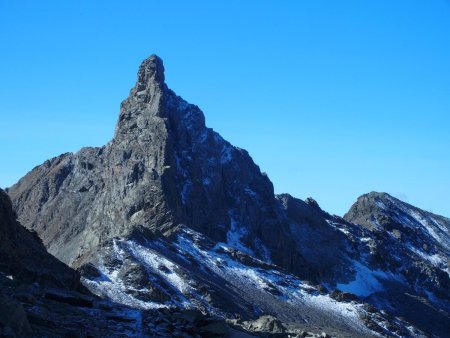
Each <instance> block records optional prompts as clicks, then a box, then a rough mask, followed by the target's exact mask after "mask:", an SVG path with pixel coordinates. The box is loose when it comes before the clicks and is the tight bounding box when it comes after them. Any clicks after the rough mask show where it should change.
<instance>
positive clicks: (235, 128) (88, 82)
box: [0, 0, 450, 217]
mask: <svg viewBox="0 0 450 338" xmlns="http://www.w3.org/2000/svg"><path fill="white" fill-rule="evenodd" d="M152 53H156V54H158V55H159V56H161V57H162V58H163V60H164V62H165V67H166V80H167V83H168V85H169V87H171V88H172V89H173V90H175V91H176V92H177V93H178V94H179V95H181V96H182V97H183V98H185V99H186V100H188V101H190V102H192V103H195V104H197V105H198V106H200V107H201V108H202V110H203V111H204V113H205V115H206V121H207V124H208V126H210V127H212V128H214V129H215V130H217V131H218V132H219V133H221V134H222V136H223V137H224V138H226V139H228V140H229V141H231V142H232V143H233V144H234V145H237V146H239V147H241V148H245V149H247V150H248V151H249V152H250V154H251V155H252V156H253V159H254V160H255V162H256V163H258V164H259V165H260V167H261V170H263V171H265V172H267V173H268V174H269V176H270V178H271V179H272V181H273V182H274V185H275V190H276V192H289V193H291V194H292V195H294V196H296V197H300V198H306V197H308V196H313V197H314V198H315V199H316V200H317V201H318V202H319V203H320V205H321V206H322V207H323V208H324V209H326V210H327V211H329V212H331V213H335V214H338V215H342V214H343V213H345V212H346V211H347V210H348V208H349V207H350V206H351V204H352V203H353V202H354V201H355V200H356V198H357V197H358V196H359V195H361V194H363V193H366V192H370V191H373V190H375V191H385V192H388V193H390V194H392V195H394V196H397V197H400V198H401V199H403V200H405V201H407V202H409V203H411V204H414V205H417V206H418V207H421V208H423V209H426V210H431V211H433V212H435V213H439V214H442V215H444V216H447V217H449V216H450V1H446V0H427V1H424V0H396V1H392V0H373V1H369V0H359V1H356V0H345V1H334V0H329V1H324V0H314V1H313V0H309V1H306V0H304V1H300V0H297V1H262V0H259V1H242V0H239V1H237V0H231V1H230V0H227V1H132V0H128V1H80V0H76V1H60V0H59V1H45V0H42V1H25V0H21V1H13V0H0V95H1V97H0V117H1V120H0V121H1V122H0V123H1V133H0V159H1V166H0V187H7V186H10V185H12V184H13V183H15V182H16V181H17V180H18V179H19V178H20V177H22V176H23V175H24V174H26V173H27V172H28V171H29V170H31V169H32V168H33V167H34V166H36V165H38V164H40V163H42V162H43V161H45V160H46V159H48V158H51V157H53V156H56V155H58V154H60V153H63V152H67V151H77V150H78V149H79V148H81V147H83V146H99V145H103V144H105V143H106V142H107V141H108V140H110V139H111V137H112V135H113V131H114V125H115V123H116V120H117V117H118V112H119V104H120V102H121V100H123V99H124V98H125V97H126V96H127V95H128V92H129V89H130V88H131V87H132V86H133V84H134V82H135V79H136V72H137V68H138V66H139V63H140V62H141V61H142V60H143V59H144V58H146V57H147V56H149V55H150V54H152Z"/></svg>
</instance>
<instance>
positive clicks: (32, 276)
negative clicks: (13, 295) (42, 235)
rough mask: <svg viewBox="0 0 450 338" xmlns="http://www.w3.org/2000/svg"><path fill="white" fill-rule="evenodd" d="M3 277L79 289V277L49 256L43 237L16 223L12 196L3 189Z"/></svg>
mask: <svg viewBox="0 0 450 338" xmlns="http://www.w3.org/2000/svg"><path fill="white" fill-rule="evenodd" d="M0 274H2V275H3V276H11V277H10V278H12V279H14V280H17V281H19V282H21V283H30V282H38V283H40V284H42V285H48V286H53V287H65V288H76V287H77V286H78V285H79V275H78V273H77V272H75V271H74V270H72V269H70V268H69V267H67V266H66V265H65V264H63V263H61V262H60V261H58V260H57V259H55V257H53V256H52V255H50V254H49V253H47V251H46V249H45V247H44V245H43V244H42V242H41V240H40V239H39V237H38V236H37V235H36V234H35V233H32V232H30V231H29V230H27V229H25V228H24V227H23V226H22V225H20V224H19V223H18V222H17V221H16V214H15V213H14V212H13V210H12V207H11V201H10V199H9V197H8V195H7V194H6V193H5V192H4V191H3V190H1V189H0Z"/></svg>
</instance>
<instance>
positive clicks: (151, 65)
mask: <svg viewBox="0 0 450 338" xmlns="http://www.w3.org/2000/svg"><path fill="white" fill-rule="evenodd" d="M163 83H164V64H163V61H162V59H161V58H160V57H159V56H157V55H155V54H152V55H151V56H150V57H148V58H147V59H145V60H144V61H143V62H142V63H141V65H140V66H139V72H138V80H137V82H136V87H135V89H136V92H137V93H138V92H141V91H143V90H146V89H148V88H149V87H151V86H152V85H155V84H159V85H162V84H163Z"/></svg>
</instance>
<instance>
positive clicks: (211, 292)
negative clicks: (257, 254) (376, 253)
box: [84, 227, 407, 336]
mask: <svg viewBox="0 0 450 338" xmlns="http://www.w3.org/2000/svg"><path fill="white" fill-rule="evenodd" d="M230 242H231V243H230V244H231V245H233V244H235V243H234V242H233V241H230ZM230 244H228V243H214V242H211V241H209V240H208V239H207V238H206V237H205V236H204V235H202V234H200V233H198V232H195V231H193V230H192V229H190V228H187V227H182V228H181V229H180V230H179V231H178V233H177V235H176V236H175V238H173V239H172V240H171V242H170V243H169V242H166V241H165V239H162V238H159V239H157V240H153V241H149V240H145V239H142V238H141V239H115V240H113V241H112V242H111V245H110V246H109V247H108V249H107V250H105V249H104V250H103V251H102V253H101V254H100V255H99V256H98V264H97V265H98V268H99V270H100V271H99V275H98V276H97V277H95V278H92V277H85V278H84V284H85V285H86V286H87V287H88V288H89V289H90V290H91V291H92V292H94V293H96V294H98V295H101V296H106V297H108V298H110V299H112V300H114V301H116V302H119V303H123V304H126V305H130V306H132V307H136V308H141V309H152V308H160V307H180V308H200V309H202V310H203V311H205V312H208V313H211V314H216V315H219V316H222V317H228V318H235V316H236V315H237V316H238V318H239V317H241V318H243V317H255V316H258V315H264V314H273V315H276V316H277V318H279V319H280V320H282V321H283V322H286V323H288V324H292V325H294V326H304V327H306V328H312V329H314V328H315V329H317V328H320V327H327V328H328V331H329V332H335V333H336V334H338V335H346V334H349V332H350V334H351V335H352V336H377V335H379V333H376V332H374V331H371V330H370V329H369V328H368V327H367V323H368V319H367V318H369V317H370V321H371V322H372V323H373V324H372V325H377V327H378V330H380V331H383V327H386V326H387V325H391V326H392V325H400V326H402V325H403V328H404V329H406V325H404V324H402V323H401V322H398V323H397V324H395V321H394V322H393V321H392V320H388V319H387V318H386V317H385V316H384V315H382V314H381V313H379V312H377V313H376V315H374V314H373V313H369V312H368V311H367V306H366V305H364V304H362V303H358V302H356V301H346V302H343V301H337V300H336V299H333V298H332V297H331V296H330V295H329V294H327V293H325V292H323V290H322V291H319V288H318V287H317V286H313V285H311V284H308V283H306V282H304V281H302V280H300V279H299V278H297V277H295V276H293V275H290V274H287V273H286V272H283V271H281V270H279V269H278V268H277V267H276V266H274V265H271V264H268V263H266V262H262V261H259V260H257V259H254V258H251V257H250V256H249V255H247V253H245V252H241V251H239V250H236V248H233V247H232V246H230ZM105 252H107V254H104V253H105ZM130 265H139V266H141V267H143V268H144V269H145V271H146V272H147V278H148V279H147V280H146V281H145V282H142V280H140V282H139V286H136V285H135V283H130V282H129V280H128V281H125V280H124V279H125V278H127V275H126V274H123V272H122V269H123V268H124V267H126V266H130ZM155 288H158V289H159V291H158V292H164V293H166V294H167V295H169V297H167V298H163V299H160V300H155V299H152V291H151V290H154V289H155ZM146 290H147V291H148V294H149V297H148V299H146V300H144V299H143V298H142V297H136V292H138V294H141V295H142V293H145V292H146ZM393 323H394V324H393ZM406 330H407V329H406Z"/></svg>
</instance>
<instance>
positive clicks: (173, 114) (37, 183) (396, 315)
mask: <svg viewBox="0 0 450 338" xmlns="http://www.w3.org/2000/svg"><path fill="white" fill-rule="evenodd" d="M8 193H9V195H10V196H11V199H12V201H13V204H14V207H15V209H16V210H17V213H18V215H19V220H20V221H21V222H22V223H23V224H24V225H25V226H26V227H27V228H29V229H32V230H34V231H36V232H37V233H38V234H39V236H40V237H41V238H42V241H43V243H44V244H45V246H46V247H47V248H48V250H49V252H51V253H52V254H54V255H55V256H56V257H57V258H59V259H60V260H62V261H63V262H65V263H67V264H69V265H70V266H71V267H73V268H76V269H78V271H79V272H80V273H81V274H82V276H83V278H82V280H83V283H84V285H85V286H86V287H88V288H89V289H90V290H91V291H92V292H93V293H96V294H98V295H100V296H102V297H105V298H108V299H111V300H113V301H115V302H117V303H122V304H126V305H129V306H131V307H133V308H136V309H155V308H185V309H200V310H201V311H203V312H204V313H208V314H211V315H215V316H219V317H220V318H227V319H228V320H234V321H235V323H239V325H241V326H243V327H246V328H247V329H249V330H250V329H252V327H253V328H254V325H255V324H254V322H253V320H255V319H257V318H259V317H261V316H266V315H271V316H273V317H274V318H275V319H274V320H276V321H279V322H277V323H278V324H274V322H271V323H272V324H270V325H269V326H270V327H272V328H273V330H275V331H277V332H275V331H273V330H272V333H279V334H283V335H287V332H290V331H292V332H301V330H305V331H310V332H316V333H320V332H321V331H322V330H324V331H326V332H327V333H328V334H331V335H332V336H352V337H356V336H361V337H362V336H377V335H386V336H421V335H423V334H424V332H429V333H431V334H434V335H437V336H442V335H443V334H445V332H450V330H449V329H450V326H449V325H450V316H449V309H450V307H449V305H448V304H449V303H448V301H449V294H448V286H449V276H448V257H449V255H448V250H449V246H448V238H449V229H448V226H449V223H448V219H445V218H443V217H438V216H431V215H429V214H427V213H425V212H423V211H420V210H419V209H415V208H413V207H411V206H409V209H408V208H406V207H405V206H406V204H404V203H402V202H400V201H398V200H395V199H393V198H391V197H389V196H388V195H383V194H380V195H379V196H384V197H383V199H382V198H381V197H380V198H378V197H374V196H375V195H377V196H378V194H369V195H368V196H372V197H367V198H366V197H364V196H363V197H361V198H359V199H358V202H357V203H356V204H355V205H354V206H353V207H352V209H351V210H350V211H349V213H348V214H347V215H346V217H345V218H340V217H337V216H332V215H329V214H328V213H326V212H325V211H323V210H322V209H321V208H320V207H319V205H318V204H317V203H316V202H315V201H314V200H313V199H307V200H306V201H301V200H299V199H296V198H294V197H292V196H290V195H287V194H283V195H278V196H277V195H275V194H274V191H273V185H272V183H271V182H270V180H269V178H268V177H267V176H266V175H265V174H264V173H261V171H260V169H259V167H258V166H257V165H256V164H255V163H254V162H253V160H252V159H251V157H250V156H249V154H248V153H247V152H246V151H245V150H243V149H239V148H236V147H234V146H232V145H231V144H230V143H228V142H227V141H225V140H224V139H223V138H222V137H221V136H220V135H219V134H217V133H216V132H214V131H213V130H212V129H209V128H207V127H206V126H205V119H204V116H203V113H202V112H201V111H200V109H199V108H198V107H197V106H195V105H192V104H189V103H187V102H186V101H184V100H183V99H182V98H180V97H179V96H177V95H176V94H175V93H174V92H173V91H171V90H170V89H169V88H168V87H167V85H166V84H165V82H164V66H163V63H162V60H161V59H160V58H159V57H157V56H154V55H153V56H151V57H149V58H148V59H146V60H145V61H144V62H143V63H142V64H141V66H140V68H139V72H138V79H137V82H136V85H135V87H134V88H133V89H132V90H131V92H130V95H129V97H128V98H127V99H126V100H124V101H123V102H122V104H121V109H120V114H119V120H118V123H117V127H116V131H115V135H114V138H113V139H112V140H111V141H110V142H109V143H108V144H107V145H105V146H103V147H100V148H83V149H81V150H80V151H79V152H77V153H75V154H72V153H67V154H63V155H61V156H59V157H56V158H53V159H51V160H49V161H46V162H45V163H43V164H42V165H40V166H38V167H36V168H34V169H33V170H32V171H31V172H30V173H28V174H27V175H26V176H25V177H23V178H22V179H21V180H20V181H19V182H18V183H17V184H15V185H14V186H13V187H11V188H10V189H9V190H8ZM388 200H389V201H391V202H389V203H388V202H387V201H388ZM379 201H382V202H379ZM383 201H384V202H383ZM383 203H384V204H383ZM378 204H380V205H382V204H383V205H384V207H385V211H386V213H383V212H382V210H381V209H382V208H381V207H380V208H381V209H380V210H378V207H379V206H378ZM396 208H399V209H398V210H402V212H403V214H402V215H403V216H404V215H406V216H404V217H406V218H404V219H403V218H401V217H400V216H399V217H400V218H395V217H394V216H393V215H395V214H396V212H397V209H396ZM402 208H403V209H402ZM410 211H411V212H410ZM408 212H409V214H408ZM412 212H415V213H417V214H418V215H421V216H420V217H426V219H427V220H426V222H425V221H423V222H422V223H420V222H419V221H417V222H415V223H414V222H413V221H414V220H413V218H414V216H413V215H414V213H412ZM382 215H383V216H382ZM399 215H400V214H399ZM403 216H402V217H403ZM408 217H409V218H408ZM418 217H419V216H418ZM388 219H392V220H394V219H395V220H396V221H397V222H399V225H402V226H401V227H400V226H399V225H394V223H392V222H390V221H388ZM414 219H415V218H414ZM409 221H411V223H408V222H409ZM430 229H432V230H430ZM416 235H417V236H416ZM369 304H370V305H369ZM400 317H402V318H400ZM262 318H266V317H262ZM263 321H264V320H263ZM252 325H253V326H252ZM278 331H279V332H278Z"/></svg>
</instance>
